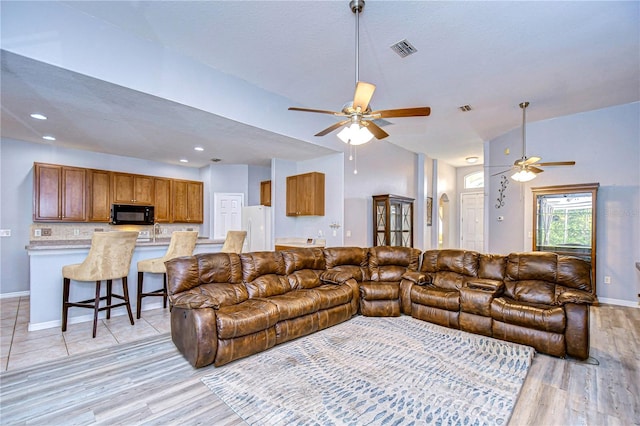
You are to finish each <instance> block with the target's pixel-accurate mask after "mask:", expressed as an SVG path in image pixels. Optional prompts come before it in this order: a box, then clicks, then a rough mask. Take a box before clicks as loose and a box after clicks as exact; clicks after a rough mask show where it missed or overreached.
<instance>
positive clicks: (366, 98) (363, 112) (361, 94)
mask: <svg viewBox="0 0 640 426" xmlns="http://www.w3.org/2000/svg"><path fill="white" fill-rule="evenodd" d="M349 9H350V10H351V11H352V12H353V13H354V14H355V18H356V19H355V21H356V24H355V27H356V28H355V29H356V31H355V36H356V42H355V83H356V88H355V92H354V95H353V102H349V103H347V104H346V105H345V106H344V107H343V108H342V111H339V112H338V111H327V110H321V109H311V108H300V107H290V108H289V110H290V111H303V112H315V113H320V114H331V115H334V116H336V117H343V120H342V121H340V122H338V123H335V124H333V125H331V126H329V127H327V128H326V129H324V130H321V131H320V132H318V133H316V135H315V136H325V135H327V134H329V133H331V132H333V131H334V130H337V129H339V128H340V127H343V126H345V127H344V129H342V130H341V131H340V132H339V133H338V138H339V139H340V140H341V141H342V142H344V143H346V144H348V145H353V146H356V145H362V144H365V143H367V142H369V141H370V140H371V139H373V138H374V137H375V138H376V139H384V138H386V137H387V136H389V134H388V133H387V132H385V131H384V130H382V128H381V127H380V126H379V125H378V124H376V123H375V122H374V120H379V119H382V118H401V117H426V116H428V115H429V114H431V108H429V107H417V108H401V109H387V110H377V111H372V110H371V106H370V105H369V102H370V101H371V98H372V97H373V92H374V91H375V90H376V86H375V85H374V84H371V83H366V82H364V81H360V79H359V71H360V70H359V55H360V52H359V49H360V35H359V33H360V29H359V17H360V13H362V10H363V9H364V0H351V1H350V2H349Z"/></svg>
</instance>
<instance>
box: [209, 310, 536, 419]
mask: <svg viewBox="0 0 640 426" xmlns="http://www.w3.org/2000/svg"><path fill="white" fill-rule="evenodd" d="M534 354H535V351H534V349H533V348H530V347H528V346H522V345H517V344H512V343H508V342H503V341H500V340H495V339H492V338H488V337H484V336H478V335H474V334H470V333H465V332H462V331H458V330H452V329H449V328H445V327H440V326H438V325H434V324H431V323H428V322H425V321H420V320H417V319H414V318H411V317H409V316H401V317H397V318H371V317H366V318H365V317H361V316H357V317H355V318H353V319H351V320H349V321H347V322H345V323H341V324H338V325H336V326H334V327H331V328H328V329H326V330H321V331H319V332H317V333H314V334H312V335H310V336H306V337H303V338H300V339H297V340H294V341H291V342H287V343H284V344H282V345H278V346H276V347H274V348H272V349H269V350H267V351H265V352H261V353H259V354H256V355H251V356H250V357H248V358H244V359H241V360H238V361H234V362H232V363H230V364H227V365H225V366H222V367H218V368H216V369H215V371H214V372H213V373H212V374H210V375H207V376H205V377H203V378H202V381H203V382H204V383H205V384H206V385H207V386H208V387H209V388H210V389H211V391H213V392H214V393H215V394H216V395H217V396H218V397H219V398H220V399H222V401H224V402H225V403H226V404H227V405H229V406H230V407H231V408H232V409H233V410H234V411H235V412H236V413H238V415H239V416H240V417H242V419H243V420H244V421H246V422H247V423H248V424H250V425H285V424H287V425H288V424H305V425H306V424H310V425H311V424H319V425H367V424H374V425H382V424H385V425H400V424H403V425H404V424H438V425H439V424H443V425H444V424H446V425H449V424H451V425H456V424H459V425H483V424H491V425H506V424H507V423H508V421H509V417H510V415H511V411H512V410H513V407H514V405H515V403H516V400H517V398H518V394H519V392H520V388H521V387H522V383H523V382H524V379H525V377H526V375H527V371H528V369H529V366H530V364H531V361H532V359H533V356H534Z"/></svg>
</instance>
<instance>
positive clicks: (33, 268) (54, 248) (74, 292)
mask: <svg viewBox="0 0 640 426" xmlns="http://www.w3.org/2000/svg"><path fill="white" fill-rule="evenodd" d="M169 241H170V239H169V238H162V239H156V240H155V241H153V240H139V241H138V242H137V243H136V248H135V250H134V252H133V259H132V260H131V267H130V269H129V275H128V277H127V283H128V288H129V299H130V304H131V309H132V310H135V307H136V297H137V288H138V273H137V272H138V270H137V264H138V261H139V260H144V259H151V258H154V257H162V256H164V254H165V253H166V251H167V247H168V246H169ZM223 242H224V241H222V240H210V239H207V238H198V241H197V242H196V248H195V250H194V254H199V253H216V252H219V251H220V249H221V248H222V244H223ZM90 247H91V240H64V241H62V240H58V241H38V242H31V244H29V245H28V246H26V250H27V254H28V255H29V293H30V297H29V304H30V306H29V308H30V309H29V312H30V317H29V331H33V330H42V329H45V328H53V327H60V326H61V324H62V267H63V266H64V265H71V264H75V263H82V261H83V260H84V259H85V258H86V257H87V254H88V253H89V248H90ZM103 287H106V286H103ZM113 287H114V291H115V292H116V293H121V290H120V289H121V288H122V284H121V280H114V283H113ZM144 288H145V291H146V290H153V289H159V288H162V276H161V275H160V274H145V277H144ZM94 296H95V283H90V282H86V283H84V282H76V281H73V282H72V284H71V291H70V297H69V300H72V301H73V300H83V299H90V298H92V297H94ZM152 299H157V300H152ZM161 306H162V298H155V297H154V298H145V299H143V305H142V310H143V311H145V310H149V309H155V308H158V307H161ZM111 315H113V316H115V315H126V309H125V308H124V307H120V308H115V309H113V310H112V311H111ZM105 316H106V312H105V311H102V312H100V318H104V317H105ZM134 316H135V312H134ZM84 321H93V312H92V311H90V310H88V309H81V308H70V309H69V323H70V324H73V323H78V322H84Z"/></svg>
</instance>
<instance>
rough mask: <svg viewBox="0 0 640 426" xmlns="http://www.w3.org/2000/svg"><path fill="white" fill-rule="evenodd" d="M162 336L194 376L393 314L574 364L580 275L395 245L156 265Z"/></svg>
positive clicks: (204, 257) (581, 327) (581, 348)
mask: <svg viewBox="0 0 640 426" xmlns="http://www.w3.org/2000/svg"><path fill="white" fill-rule="evenodd" d="M166 267H167V278H168V289H169V297H170V300H171V304H172V306H173V309H172V311H171V335H172V339H173V341H174V343H175V345H176V346H177V347H178V349H179V350H180V352H181V353H182V354H183V355H184V356H185V358H186V359H187V360H188V361H189V362H190V363H191V364H192V365H193V366H194V367H203V366H206V365H209V364H212V363H213V364H214V365H216V366H220V365H224V364H226V363H228V362H231V361H233V360H235V359H238V358H242V357H245V356H248V355H251V354H254V353H257V352H260V351H263V350H266V349H268V348H270V347H273V346H275V345H276V344H279V343H283V342H286V341H289V340H292V339H295V338H297V337H301V336H304V335H307V334H310V333H313V332H315V331H318V330H322V329H324V328H327V327H330V326H332V325H335V324H338V323H340V322H344V321H347V320H348V319H350V318H351V317H352V316H353V315H355V314H357V313H358V312H359V313H361V314H362V315H365V316H399V315H400V314H401V312H402V313H404V314H407V315H412V316H414V317H415V318H419V319H422V320H426V321H430V322H433V323H436V324H440V325H444V326H447V327H452V328H460V329H462V330H465V331H469V332H473V333H480V334H484V335H488V336H493V337H496V338H499V339H504V340H510V341H514V342H518V343H523V344H527V345H530V346H533V347H534V348H536V349H537V350H538V351H540V352H544V353H548V354H551V355H555V356H559V357H563V356H565V355H570V356H572V357H576V358H579V359H585V358H587V357H588V356H589V304H591V303H594V302H595V301H596V298H595V289H593V288H592V286H591V279H590V267H589V265H588V264H587V263H586V262H584V261H581V260H579V259H575V258H570V257H564V256H558V255H555V254H552V253H513V254H510V255H508V256H500V255H487V254H480V253H477V252H471V251H463V250H430V251H426V252H425V253H424V254H423V256H422V264H420V251H419V250H417V249H412V248H405V247H372V248H359V247H334V248H325V249H319V248H304V249H292V250H285V251H277V252H257V253H243V254H240V255H237V254H230V253H212V254H199V255H195V256H189V257H182V258H177V259H172V260H170V261H168V262H166Z"/></svg>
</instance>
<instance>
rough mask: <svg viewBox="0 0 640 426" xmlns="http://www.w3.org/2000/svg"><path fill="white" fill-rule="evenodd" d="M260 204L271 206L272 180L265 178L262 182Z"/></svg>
mask: <svg viewBox="0 0 640 426" xmlns="http://www.w3.org/2000/svg"><path fill="white" fill-rule="evenodd" d="M260 204H261V205H263V206H271V181H270V180H263V181H262V182H260Z"/></svg>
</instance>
